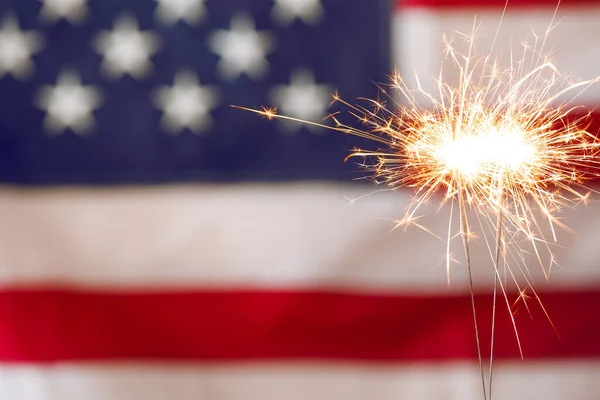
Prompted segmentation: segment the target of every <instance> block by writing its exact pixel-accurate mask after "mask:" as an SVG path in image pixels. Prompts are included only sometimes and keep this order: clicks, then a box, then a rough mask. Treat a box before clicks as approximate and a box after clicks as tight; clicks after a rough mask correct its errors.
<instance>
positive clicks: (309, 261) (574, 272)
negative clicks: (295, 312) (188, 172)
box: [0, 183, 600, 294]
mask: <svg viewBox="0 0 600 400" xmlns="http://www.w3.org/2000/svg"><path fill="white" fill-rule="evenodd" d="M369 191H372V189H369V188H365V187H359V186H354V185H334V184H316V183H313V184H309V183H307V184H289V185H267V184H262V185H260V184H257V185H231V186H170V187H167V188H137V189H135V188H133V189H131V188H130V189H106V188H103V189H83V188H78V189H53V190H44V189H38V190H22V189H21V190H19V189H4V190H1V191H0V222H1V223H0V283H1V284H2V285H20V284H25V285H26V284H44V283H60V284H75V285H86V286H94V287H101V288H105V289H109V290H110V289H119V288H123V287H130V286H133V287H143V288H144V289H147V288H148V287H150V288H152V287H154V288H157V289H160V288H166V289H176V288H178V287H181V288H185V287H194V286H197V285H216V286H219V285H221V286H227V287H235V286H238V285H239V286H252V285H259V286H261V287H264V286H267V287H268V286H287V285H289V286H294V287H303V286H307V287H316V286H335V287H339V288H348V289H351V290H372V289H377V290H401V291H403V292H418V293H421V292H428V291H435V292H436V293H438V294H442V293H452V292H456V291H464V290H466V282H467V280H466V274H465V268H464V267H463V266H461V265H454V266H453V270H452V283H451V285H450V287H448V286H447V283H446V272H445V267H444V265H443V264H444V256H445V252H446V247H445V243H444V242H443V241H442V240H439V239H436V238H434V237H433V236H431V235H430V234H428V233H425V232H423V231H422V230H420V229H418V228H416V227H412V228H409V229H408V230H406V231H402V230H400V229H399V230H396V231H394V232H390V229H391V228H392V226H393V225H394V224H393V219H394V218H398V217H400V216H401V215H402V213H403V210H404V208H405V207H406V205H407V204H408V202H409V201H410V196H411V192H410V191H398V192H394V193H390V192H386V193H378V194H373V195H371V196H367V197H365V198H362V199H360V200H358V201H356V202H354V203H353V206H350V205H349V202H348V200H347V199H346V198H356V197H359V196H361V195H364V194H365V193H369ZM425 212H426V213H428V214H430V215H429V216H428V217H427V218H424V219H423V220H421V221H420V222H421V223H422V224H424V225H426V226H428V227H429V228H431V229H432V230H433V231H434V232H436V233H438V234H440V235H444V234H445V232H446V231H447V229H448V211H447V209H443V210H442V211H439V212H437V214H436V212H435V208H434V207H432V208H430V209H429V210H426V211H425ZM599 217H600V205H599V204H591V205H587V206H582V207H581V208H579V209H577V210H566V211H565V213H564V219H565V221H566V222H567V223H568V225H569V226H570V227H571V228H573V229H574V230H575V231H576V232H577V234H570V233H567V232H564V231H563V232H560V231H559V238H560V241H561V244H562V245H563V246H565V248H564V249H562V248H559V249H557V250H556V253H555V254H556V256H557V258H558V260H559V261H560V262H561V265H562V267H564V270H560V269H558V268H555V270H554V271H553V275H552V278H551V279H550V282H549V283H546V282H545V281H544V279H543V278H542V271H541V268H540V267H539V266H536V263H535V259H534V258H531V259H530V260H529V261H531V264H530V270H531V273H532V275H533V277H534V278H535V279H536V281H537V284H538V285H539V286H538V288H540V289H542V288H543V287H544V286H545V285H553V286H560V287H562V286H570V285H577V286H578V287H580V288H583V287H585V286H589V285H598V284H600V268H598V262H597V260H598V256H599V254H600V246H599V243H598V237H600V225H598V224H597V223H594V221H598V220H600V219H599ZM455 226H456V227H457V226H458V224H455ZM473 249H474V252H475V255H474V265H475V269H476V271H475V272H476V281H477V282H480V283H482V284H485V285H488V284H489V282H490V276H491V275H490V274H491V271H492V268H491V263H490V259H489V255H488V253H487V249H486V247H485V245H484V242H483V241H482V240H481V239H480V240H476V241H475V242H474V244H473ZM452 251H453V253H454V254H455V255H456V257H457V258H458V259H459V260H460V259H461V254H462V247H461V242H460V239H459V238H457V239H455V240H454V241H453V246H452ZM487 289H489V288H486V290H487Z"/></svg>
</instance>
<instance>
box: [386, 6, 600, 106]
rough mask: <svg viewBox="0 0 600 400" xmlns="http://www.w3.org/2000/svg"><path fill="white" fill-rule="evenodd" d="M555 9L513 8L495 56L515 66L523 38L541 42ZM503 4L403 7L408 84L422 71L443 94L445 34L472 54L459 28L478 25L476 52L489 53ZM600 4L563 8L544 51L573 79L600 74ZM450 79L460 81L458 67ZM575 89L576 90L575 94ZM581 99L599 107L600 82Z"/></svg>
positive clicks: (397, 44)
mask: <svg viewBox="0 0 600 400" xmlns="http://www.w3.org/2000/svg"><path fill="white" fill-rule="evenodd" d="M553 14H554V8H530V9H521V8H511V7H510V3H509V8H508V11H507V13H506V15H505V16H504V19H503V21H502V25H501V27H500V30H499V34H498V38H497V40H496V43H495V46H494V48H493V54H494V55H495V56H497V57H498V60H499V65H500V66H508V65H509V64H510V54H511V52H512V54H513V55H514V57H515V59H516V60H517V59H520V58H522V56H523V46H522V42H527V44H528V45H530V46H531V45H535V43H536V42H535V37H536V36H538V37H540V39H539V40H538V42H537V48H538V49H541V43H542V39H541V38H542V37H543V36H544V34H545V32H546V31H547V29H548V28H549V26H550V25H551V22H552V17H553ZM501 15H502V9H501V8H492V9H472V10H469V9H462V8H461V9H460V10H458V11H454V10H448V9H445V8H442V9H435V8H433V9H427V8H399V9H398V12H397V13H396V15H395V22H394V60H395V62H396V68H397V69H398V70H399V71H400V73H401V74H402V76H403V77H405V78H406V79H407V80H408V82H411V79H412V77H413V75H414V72H417V74H418V75H419V78H420V79H421V84H422V87H423V88H424V89H425V90H426V91H427V92H429V93H434V94H435V93H437V90H435V89H434V87H435V83H434V82H433V80H432V79H431V78H432V77H435V78H437V77H438V75H439V72H440V66H441V64H442V61H443V57H444V51H443V50H444V49H443V39H442V38H443V36H444V35H445V36H446V37H447V38H449V39H450V38H453V37H454V38H455V40H453V45H454V46H455V47H456V48H457V49H458V50H461V51H463V52H466V49H467V47H468V46H467V43H466V40H464V37H461V35H458V34H457V32H461V33H467V34H470V33H471V32H473V28H474V26H477V27H478V29H477V34H476V41H475V45H476V50H477V51H476V52H475V53H478V54H486V53H489V52H490V49H492V44H493V43H494V37H495V34H496V31H498V24H499V22H500V17H501ZM599 20H600V6H592V5H586V7H571V8H569V7H562V8H560V9H559V11H558V13H557V16H556V19H555V23H556V22H558V25H556V26H555V27H554V29H553V30H552V31H551V32H550V34H549V35H548V38H547V41H546V43H545V45H544V47H543V51H542V53H543V54H548V53H550V55H551V58H550V60H551V61H552V62H553V63H554V64H555V65H556V67H557V68H558V69H559V71H560V72H561V73H562V74H564V75H565V76H568V77H569V79H570V80H573V81H581V80H587V79H594V78H596V77H598V76H599V75H600V42H599V41H598V40H597V38H598V37H600V24H599V23H598V21H599ZM444 82H446V83H448V84H451V85H456V84H457V83H458V73H457V70H452V69H446V73H445V74H444ZM575 93H576V92H573V93H571V94H575ZM578 103H581V104H585V105H587V106H591V107H595V106H597V105H599V104H600V85H599V84H595V85H593V86H592V87H590V88H589V89H588V90H586V91H585V92H583V93H582V94H581V95H580V96H579V97H578Z"/></svg>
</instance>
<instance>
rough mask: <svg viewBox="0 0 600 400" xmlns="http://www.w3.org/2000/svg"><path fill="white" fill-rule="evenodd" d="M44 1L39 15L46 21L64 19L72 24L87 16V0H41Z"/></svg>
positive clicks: (83, 19) (80, 21)
mask: <svg viewBox="0 0 600 400" xmlns="http://www.w3.org/2000/svg"><path fill="white" fill-rule="evenodd" d="M41 1H43V2H44V5H43V6H42V10H41V11H40V16H41V17H42V18H44V19H45V20H46V21H48V22H52V23H54V22H57V21H58V20H60V19H63V18H64V19H66V20H67V21H69V22H71V23H72V24H80V23H82V22H83V21H85V19H86V18H87V16H88V9H87V7H86V2H87V0H41Z"/></svg>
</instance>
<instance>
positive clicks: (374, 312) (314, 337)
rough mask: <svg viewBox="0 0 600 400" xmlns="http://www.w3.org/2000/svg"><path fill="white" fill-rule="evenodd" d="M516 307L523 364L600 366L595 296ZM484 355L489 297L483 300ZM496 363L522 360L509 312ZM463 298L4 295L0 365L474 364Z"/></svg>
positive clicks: (558, 297) (502, 314)
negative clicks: (593, 360)
mask: <svg viewBox="0 0 600 400" xmlns="http://www.w3.org/2000/svg"><path fill="white" fill-rule="evenodd" d="M542 297H543V300H544V304H545V306H546V307H547V310H548V312H549V313H550V315H551V316H552V319H553V322H554V324H555V325H556V328H557V330H558V332H559V333H560V335H561V337H562V339H559V338H558V337H557V336H556V334H555V333H554V332H553V330H552V328H551V327H550V325H549V323H548V321H547V320H546V319H545V317H544V315H543V313H542V312H541V310H540V307H539V306H536V305H535V304H534V302H531V303H530V307H531V310H532V316H533V319H530V318H529V315H528V314H527V312H526V311H525V308H524V307H520V310H519V313H518V314H517V323H518V326H519V331H520V335H521V340H522V344H523V351H524V354H525V357H526V358H527V359H538V358H548V357H552V358H569V357H584V358H585V357H600V340H598V339H599V338H600V317H599V316H600V292H587V293H582V292H564V293H546V294H543V296H542ZM478 306H479V313H480V317H481V322H482V335H483V338H484V340H483V343H484V345H485V344H486V343H488V342H489V340H488V338H489V328H488V325H489V320H490V315H489V314H490V312H489V311H490V308H491V297H489V296H487V297H481V298H479V303H478ZM496 346H497V350H496V357H497V358H498V359H507V358H509V359H510V358H518V356H519V353H518V350H517V346H516V341H515V337H514V334H513V331H512V328H511V325H510V321H509V319H508V312H507V311H506V309H505V307H501V311H499V317H498V323H497V339H496ZM474 357H475V341H474V335H473V326H472V320H471V309H470V303H469V298H468V297H443V298H442V297H433V298H432V297H399V296H398V297H393V296H367V295H357V294H339V293H338V294H336V293H323V292H291V291H290V292H272V291H234V292H221V291H197V292H186V293H119V294H117V293H89V292H87V293H86V292H71V291H48V290H5V291H3V292H0V361H5V362H24V361H28V362H50V361H59V360H90V359H148V358H153V359H178V360H213V361H219V360H222V361H224V360H257V359H262V360H265V359H355V360H379V361H385V360H396V361H402V360H410V361H418V360H438V361H439V360H457V359H466V358H469V359H474Z"/></svg>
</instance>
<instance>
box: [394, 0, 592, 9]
mask: <svg viewBox="0 0 600 400" xmlns="http://www.w3.org/2000/svg"><path fill="white" fill-rule="evenodd" d="M505 4H506V0H396V6H397V7H424V8H438V9H450V8H497V9H503V8H504V5H505ZM557 5H558V0H510V1H509V3H508V7H509V9H511V8H552V9H554V8H556V6H557ZM581 6H583V7H591V6H598V1H597V0H562V1H561V2H560V8H565V7H581Z"/></svg>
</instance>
